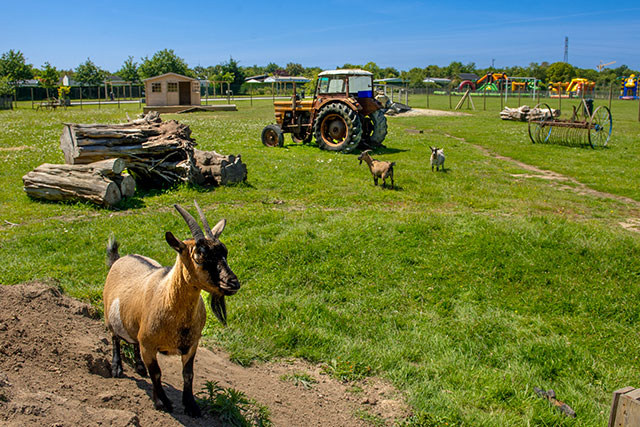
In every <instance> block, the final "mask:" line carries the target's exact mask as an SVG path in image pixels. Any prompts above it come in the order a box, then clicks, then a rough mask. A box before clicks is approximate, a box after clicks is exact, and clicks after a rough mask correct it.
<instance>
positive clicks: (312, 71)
mask: <svg viewBox="0 0 640 427" xmlns="http://www.w3.org/2000/svg"><path fill="white" fill-rule="evenodd" d="M339 68H361V69H364V70H367V71H370V72H371V73H373V76H374V78H375V79H384V78H393V77H399V78H401V79H403V80H404V81H405V82H406V83H407V85H408V86H409V87H412V88H419V87H425V83H424V82H423V80H424V79H426V78H427V77H438V78H452V79H454V81H455V80H456V78H457V76H458V75H459V74H460V73H475V74H477V75H479V76H483V75H484V74H486V73H490V72H494V73H495V72H504V73H506V74H507V75H508V76H510V77H534V78H536V79H538V80H540V81H542V82H558V81H563V82H566V81H570V80H571V79H572V78H574V77H582V78H586V79H589V80H591V81H595V82H596V85H597V86H599V87H603V86H606V87H608V86H609V85H610V84H612V83H615V82H616V81H617V80H620V79H621V78H623V77H628V76H629V75H630V74H636V75H638V74H640V73H639V72H638V71H635V70H631V69H630V68H629V67H627V66H626V65H622V66H620V67H617V68H608V69H605V70H603V71H601V72H598V71H597V70H595V69H589V68H578V67H574V66H572V65H571V64H568V63H565V62H555V63H553V64H550V63H548V62H541V63H537V62H532V63H530V64H529V65H528V66H525V67H523V66H513V67H505V68H501V69H497V68H493V67H488V68H478V67H477V66H476V64H475V63H473V62H472V63H468V64H463V63H461V62H458V61H453V62H451V63H450V64H449V65H447V66H438V65H429V66H426V67H424V68H420V67H414V68H411V69H410V70H408V71H405V70H398V69H396V68H394V67H386V68H383V67H380V66H378V65H377V64H376V63H375V62H368V63H366V64H344V65H343V66H342V67H339ZM320 71H322V69H321V68H319V67H304V66H303V65H301V64H298V63H293V62H290V63H288V64H286V65H285V66H280V65H278V64H276V63H273V62H272V63H269V64H267V65H265V66H258V65H252V66H240V64H239V63H238V61H236V60H235V59H233V57H230V58H229V60H228V61H226V62H223V63H221V64H218V65H214V66H208V67H202V66H199V65H198V66H195V67H193V68H191V67H189V65H188V64H187V63H186V61H185V60H184V59H182V58H180V57H179V56H178V55H176V54H175V52H174V51H173V50H172V49H163V50H160V51H158V52H156V53H155V54H154V55H153V56H151V57H143V58H141V59H140V62H137V61H135V58H134V57H132V56H129V57H128V58H127V59H125V61H124V63H123V64H122V66H121V67H120V69H118V70H116V71H115V72H113V73H111V72H110V71H107V70H103V69H101V68H100V67H98V66H97V65H95V63H94V62H93V61H92V60H91V59H90V58H87V60H86V61H85V62H83V63H81V64H79V65H78V66H77V67H76V68H74V69H71V70H58V69H57V68H56V67H55V66H53V65H51V64H50V63H49V62H45V63H44V64H43V65H42V66H41V67H39V68H38V67H34V66H33V65H32V64H28V63H27V62H26V58H25V56H24V54H23V53H22V52H21V51H19V50H13V49H11V50H9V51H8V52H5V53H3V54H2V56H0V95H2V94H12V93H13V90H14V88H15V87H16V86H17V85H19V84H20V83H22V82H24V81H25V80H30V79H34V78H35V79H37V80H38V81H39V84H40V85H41V86H42V87H45V88H55V87H58V86H59V81H60V77H61V76H62V75H65V74H66V75H68V76H69V77H71V78H73V79H74V80H75V81H76V82H78V83H79V84H80V85H82V86H97V85H100V84H102V83H103V82H104V80H105V78H106V77H107V76H109V75H111V74H115V75H116V76H118V77H120V78H121V79H123V80H124V81H127V82H131V83H134V84H136V83H140V82H141V81H142V80H143V79H146V78H149V77H153V76H157V75H160V74H164V73H169V72H173V73H177V74H182V75H186V76H190V77H195V78H199V79H206V80H210V81H216V82H228V83H229V84H230V86H231V90H232V91H233V92H234V93H242V92H244V87H243V83H244V81H245V79H246V78H248V77H252V76H262V75H275V76H304V77H307V78H309V79H311V80H312V81H314V80H315V78H316V77H317V75H318V73H319V72H320Z"/></svg>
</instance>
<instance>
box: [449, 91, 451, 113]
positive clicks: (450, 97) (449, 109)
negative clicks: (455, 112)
mask: <svg viewBox="0 0 640 427" xmlns="http://www.w3.org/2000/svg"><path fill="white" fill-rule="evenodd" d="M449 110H451V87H449Z"/></svg>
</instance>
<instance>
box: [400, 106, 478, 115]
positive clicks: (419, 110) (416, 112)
mask: <svg viewBox="0 0 640 427" xmlns="http://www.w3.org/2000/svg"><path fill="white" fill-rule="evenodd" d="M470 115H471V114H469V113H462V112H459V111H443V110H430V109H427V108H412V109H411V110H409V111H405V112H404V113H399V114H396V115H394V116H392V117H416V116H433V117H447V116H470Z"/></svg>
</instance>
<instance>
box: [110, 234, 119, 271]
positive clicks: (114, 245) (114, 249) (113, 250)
mask: <svg viewBox="0 0 640 427" xmlns="http://www.w3.org/2000/svg"><path fill="white" fill-rule="evenodd" d="M118 247H120V243H118V241H117V240H116V236H115V234H113V233H111V234H110V235H109V240H108V241H107V266H108V267H109V268H111V266H112V265H113V263H114V262H116V261H117V260H118V258H120V253H119V252H118Z"/></svg>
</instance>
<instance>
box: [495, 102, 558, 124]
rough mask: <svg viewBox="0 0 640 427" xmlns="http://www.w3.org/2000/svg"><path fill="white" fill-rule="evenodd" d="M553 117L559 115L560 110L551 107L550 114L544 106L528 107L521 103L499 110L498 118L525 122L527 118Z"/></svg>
mask: <svg viewBox="0 0 640 427" xmlns="http://www.w3.org/2000/svg"><path fill="white" fill-rule="evenodd" d="M551 115H553V117H559V116H560V110H555V109H553V108H552V109H551V114H550V113H549V110H547V109H546V108H530V107H529V106H528V105H523V106H521V107H518V108H509V107H504V110H502V111H501V112H500V118H501V119H502V120H515V121H520V122H526V121H528V120H540V119H543V118H547V119H551V118H552V117H551Z"/></svg>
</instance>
